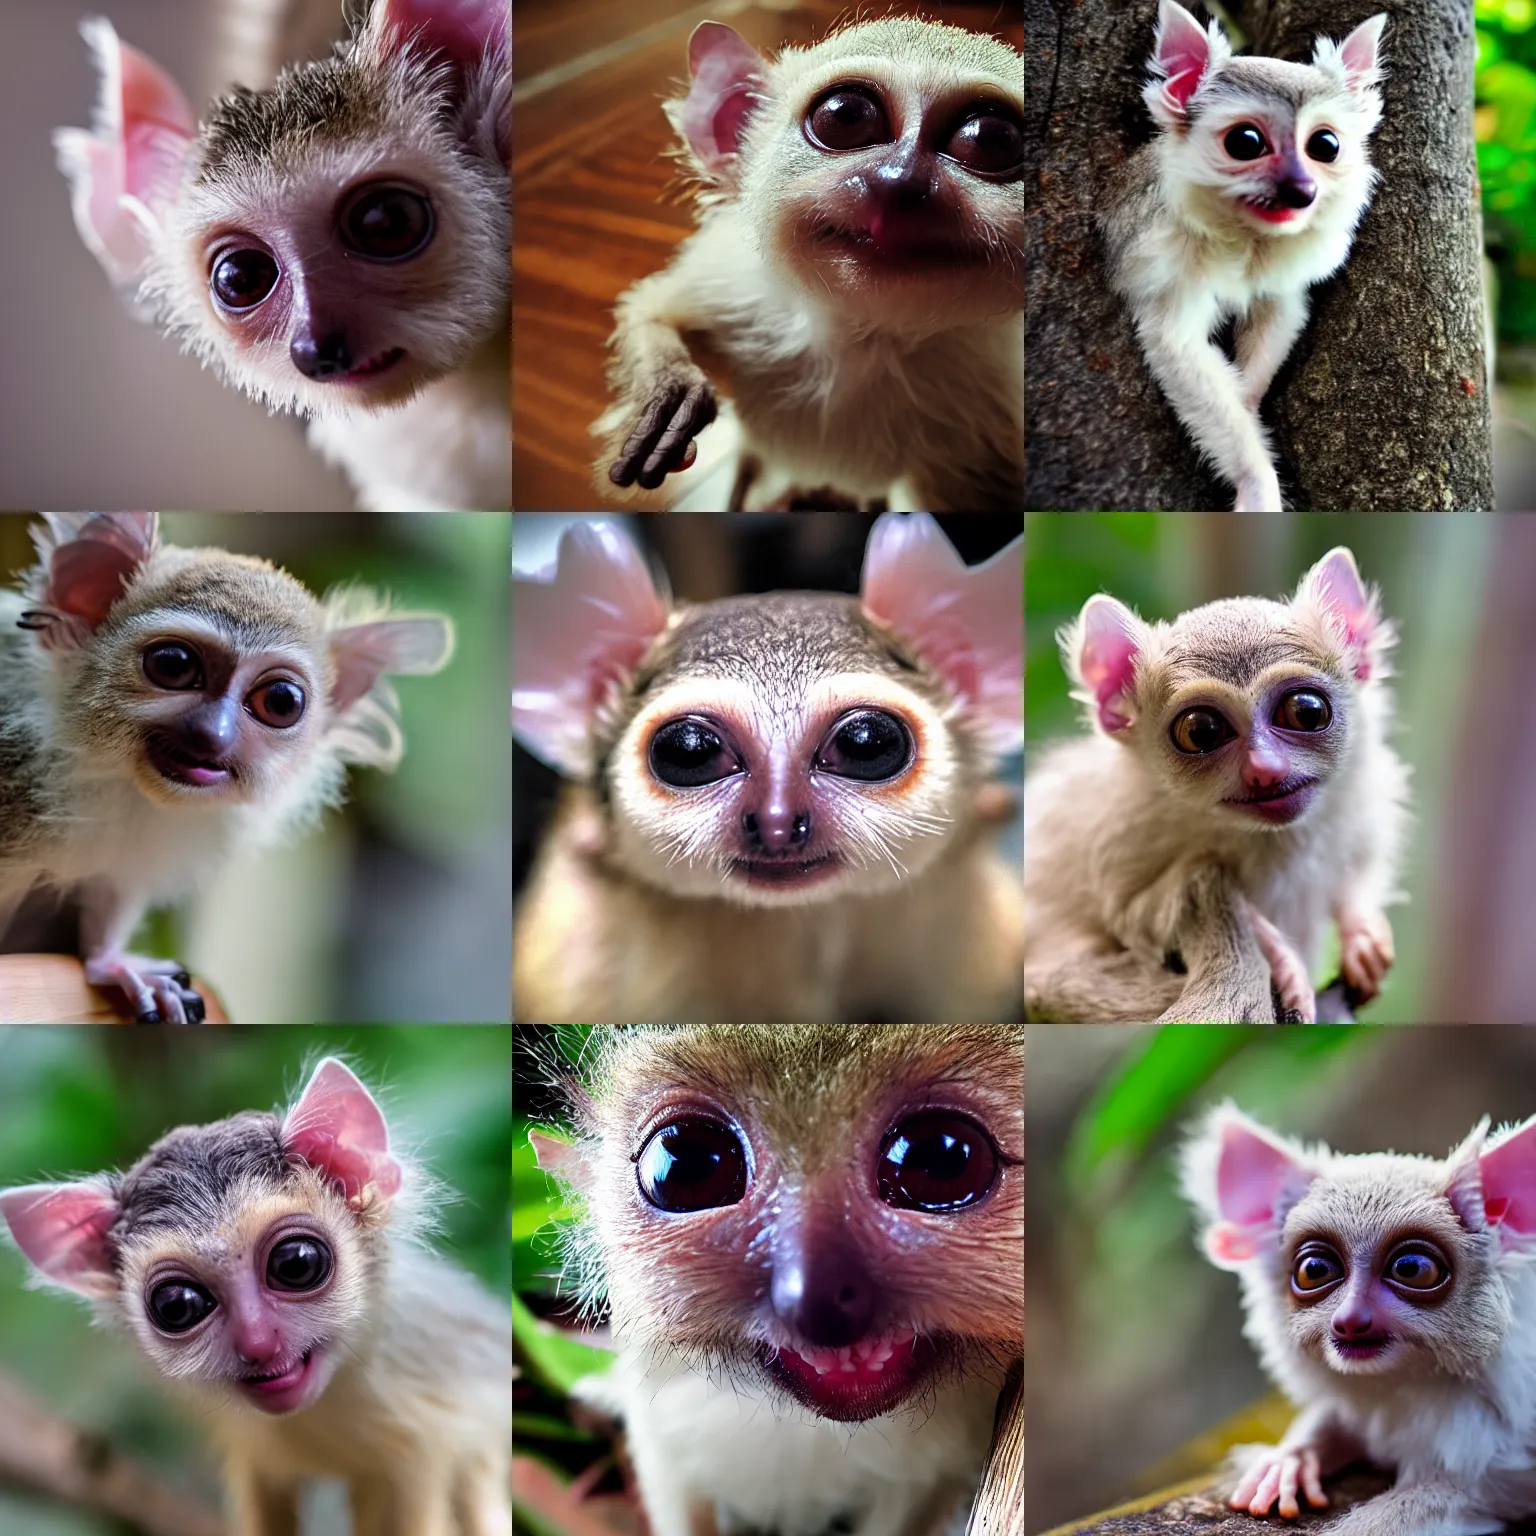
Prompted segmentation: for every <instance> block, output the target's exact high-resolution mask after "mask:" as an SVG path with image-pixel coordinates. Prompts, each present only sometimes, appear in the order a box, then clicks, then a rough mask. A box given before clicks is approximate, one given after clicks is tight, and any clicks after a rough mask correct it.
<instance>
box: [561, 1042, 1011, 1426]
mask: <svg viewBox="0 0 1536 1536" xmlns="http://www.w3.org/2000/svg"><path fill="white" fill-rule="evenodd" d="M598 1033H599V1035H600V1037H601V1038H600V1039H594V1040H593V1041H592V1042H591V1048H592V1049H593V1051H594V1055H593V1057H592V1059H591V1061H590V1062H589V1063H588V1065H587V1069H586V1071H585V1073H584V1078H585V1087H584V1090H583V1094H582V1098H583V1101H584V1108H583V1112H582V1119H583V1122H584V1123H583V1126H582V1131H583V1135H584V1139H583V1140H582V1141H581V1142H580V1143H579V1144H578V1145H577V1146H576V1147H569V1146H564V1147H562V1145H561V1144H560V1143H555V1142H552V1141H549V1140H548V1139H546V1138H540V1142H539V1150H540V1155H541V1158H543V1160H544V1161H545V1164H546V1166H551V1165H553V1166H554V1167H555V1171H557V1172H559V1173H561V1174H562V1175H563V1176H565V1177H567V1178H568V1179H569V1180H570V1181H571V1182H572V1183H573V1184H574V1185H575V1186H576V1187H577V1189H578V1191H579V1192H580V1194H581V1195H582V1197H583V1199H584V1201H585V1204H586V1207H587V1217H586V1221H585V1223H584V1226H583V1228H582V1230H581V1231H580V1233H579V1234H578V1235H577V1237H576V1239H575V1241H576V1243H577V1244H578V1251H577V1254H576V1258H577V1267H578V1269H584V1270H585V1278H586V1284H587V1288H588V1299H589V1301H590V1300H595V1299H596V1295H597V1294H598V1293H599V1292H601V1291H606V1294H607V1296H608V1299H609V1301H610V1302H611V1305H612V1309H613V1318H614V1325H615V1331H616V1333H617V1334H618V1335H619V1337H620V1338H621V1340H622V1341H624V1342H625V1343H628V1344H636V1345H638V1346H640V1347H641V1348H643V1349H650V1350H654V1351H657V1352H659V1353H663V1354H664V1353H667V1352H672V1351H675V1352H680V1353H683V1354H685V1355H688V1356H690V1357H693V1358H696V1359H699V1360H702V1361H704V1362H707V1363H708V1364H712V1365H713V1364H718V1365H721V1366H723V1367H724V1368H726V1369H728V1370H732V1371H736V1372H739V1373H742V1374H743V1375H744V1376H746V1377H749V1378H754V1377H755V1378H761V1377H763V1376H764V1375H765V1374H766V1375H767V1376H769V1377H770V1378H771V1379H773V1380H775V1381H777V1383H778V1384H779V1385H780V1386H783V1387H785V1388H786V1389H787V1390H788V1391H790V1393H791V1394H792V1395H795V1396H797V1397H799V1398H800V1400H801V1401H803V1402H808V1403H809V1404H810V1406H812V1407H814V1408H816V1409H817V1411H819V1412H822V1413H823V1414H825V1415H826V1416H829V1417H847V1418H854V1417H863V1416H865V1415H864V1414H863V1413H861V1412H854V1411H850V1412H846V1413H845V1412H837V1411H829V1407H828V1405H826V1404H824V1403H822V1404H818V1403H817V1402H814V1401H812V1399H811V1398H810V1397H807V1396H806V1395H805V1394H804V1393H802V1392H800V1391H797V1389H796V1384H795V1383H794V1382H793V1381H786V1380H785V1379H784V1378H783V1376H782V1375H781V1374H776V1367H775V1360H776V1358H777V1357H781V1356H784V1357H788V1356H792V1355H793V1354H795V1353H796V1352H797V1351H798V1352H809V1353H813V1354H814V1353H815V1349H814V1346H815V1345H816V1342H817V1341H816V1340H815V1339H810V1340H808V1339H807V1336H806V1334H805V1332H804V1331H803V1330H804V1329H805V1328H806V1327H808V1326H813V1325H811V1324H807V1323H806V1322H805V1316H804V1314H803V1312H801V1311H800V1310H798V1306H799V1303H800V1300H801V1298H802V1297H804V1296H805V1295H808V1294H813V1293H814V1292H815V1291H816V1289H817V1286H818V1284H825V1283H827V1282H826V1279H825V1276H823V1277H822V1279H821V1280H818V1279H817V1278H816V1274H815V1265H816V1264H817V1263H818V1262H820V1263H823V1264H834V1265H841V1266H842V1274H843V1276H844V1277H845V1278H846V1279H847V1281H848V1284H849V1286H851V1287H853V1288H854V1289H859V1288H866V1289H870V1290H872V1293H873V1296H872V1300H871V1303H870V1307H871V1310H870V1311H869V1312H868V1314H867V1315H866V1316H865V1317H864V1318H863V1319H862V1322H863V1329H862V1332H859V1333H858V1334H857V1336H856V1337H855V1338H853V1339H852V1340H851V1342H852V1344H853V1346H854V1347H855V1348H860V1349H862V1348H865V1347H867V1346H868V1344H869V1343H870V1342H871V1341H876V1340H891V1339H901V1338H904V1337H909V1336H911V1335H916V1336H917V1339H918V1340H919V1341H921V1350H922V1351H926V1354H925V1355H923V1356H922V1358H923V1361H924V1364H923V1365H922V1366H921V1367H920V1368H919V1369H918V1371H917V1372H916V1374H915V1375H914V1377H913V1378H912V1379H911V1380H909V1381H908V1382H907V1383H906V1390H908V1391H912V1390H916V1389H917V1387H918V1385H919V1383H920V1382H921V1381H923V1380H931V1379H932V1376H933V1375H935V1374H937V1373H939V1372H941V1371H944V1370H955V1369H963V1368H967V1367H970V1368H974V1367H977V1366H982V1367H990V1366H992V1365H994V1364H999V1363H1003V1364H1005V1363H1006V1362H1007V1361H1009V1360H1010V1359H1012V1358H1013V1357H1014V1356H1016V1355H1017V1354H1018V1353H1020V1352H1021V1351H1022V1348H1023V1309H1024V1298H1023V1252H1024V1216H1023V1212H1024V1204H1023V1199H1024V1192H1023V1179H1022V1173H1023V1157H1024V1145H1023V1113H1024V1109H1023V1095H1024V1076H1023V1074H1024V1054H1023V1030H1022V1028H1020V1027H1018V1026H1009V1025H995V1026H983V1025H970V1026H947V1025H864V1026H828V1025H790V1026H766V1025H713V1026H658V1027H649V1028H629V1029H622V1030H619V1029H615V1030H605V1031H600V1032H598ZM925 1112H942V1113H943V1114H945V1115H946V1116H948V1117H949V1119H948V1121H947V1122H946V1123H947V1124H948V1125H949V1126H950V1127H951V1128H953V1127H954V1126H955V1125H956V1124H957V1123H958V1122H959V1121H961V1120H963V1121H964V1122H965V1123H966V1124H968V1125H969V1126H971V1127H979V1128H980V1132H981V1133H982V1135H977V1134H976V1133H975V1132H974V1131H972V1132H968V1133H967V1134H968V1135H970V1137H971V1144H972V1147H973V1152H972V1158H973V1161H970V1162H968V1163H967V1164H966V1166H967V1167H968V1168H972V1169H975V1168H980V1167H982V1166H983V1165H982V1163H981V1162H980V1161H979V1159H982V1158H990V1157H992V1156H993V1154H994V1153H995V1165H994V1169H993V1176H992V1179H991V1182H990V1184H989V1185H988V1186H986V1188H985V1192H984V1193H983V1194H982V1195H981V1196H980V1198H977V1199H974V1200H973V1201H971V1202H970V1203H968V1204H965V1205H963V1206H957V1207H956V1208H954V1209H947V1210H932V1209H917V1208H912V1207H910V1206H905V1205H902V1204H900V1203H899V1202H897V1201H893V1199H891V1198H889V1197H888V1191H886V1190H885V1187H884V1186H882V1184H881V1182H880V1176H879V1175H880V1170H881V1169H882V1167H884V1166H885V1160H886V1159H888V1158H890V1157H893V1156H896V1155H897V1154H896V1153H895V1152H894V1151H893V1148H894V1147H895V1146H896V1144H897V1143H898V1142H902V1138H903V1137H904V1136H909V1137H910V1139H911V1141H912V1143H914V1144H915V1143H917V1142H919V1141H921V1140H922V1136H923V1132H922V1131H921V1129H920V1125H921V1122H918V1121H917V1120H916V1117H917V1116H919V1115H921V1114H923V1113H925ZM697 1119H706V1120H708V1121H709V1122H711V1123H712V1124H713V1125H715V1126H717V1127H720V1128H724V1130H723V1132H722V1133H723V1134H728V1135H729V1137H731V1138H733V1140H734V1143H735V1145H737V1146H738V1147H739V1148H740V1155H741V1157H742V1159H743V1166H744V1168H745V1177H744V1180H743V1184H742V1187H741V1191H740V1197H739V1198H738V1199H735V1200H729V1201H722V1202H720V1203H718V1204H717V1205H715V1206H714V1207H712V1208H707V1209H697V1210H689V1211H674V1210H666V1209H662V1208H660V1207H658V1206H657V1205H656V1204H655V1203H654V1202H653V1200H652V1199H651V1198H650V1197H649V1196H648V1195H647V1193H646V1192H645V1189H644V1187H643V1180H644V1178H645V1177H646V1176H647V1169H648V1168H650V1169H652V1170H653V1171H654V1167H655V1164H654V1163H652V1162H651V1161H650V1160H649V1159H648V1157H647V1149H648V1148H653V1147H654V1146H655V1145H656V1144H657V1140H658V1137H659V1136H661V1135H662V1133H663V1132H664V1131H665V1130H666V1128H667V1127H669V1126H675V1125H678V1124H687V1123H688V1122H690V1121H692V1120H697ZM930 1134H931V1133H930ZM983 1139H984V1140H985V1142H986V1144H987V1147H989V1148H991V1149H992V1151H991V1152H987V1151H983V1150H978V1149H980V1146H981V1142H982V1140H983ZM902 1144H903V1146H905V1145H906V1143H905V1142H902ZM930 1150H931V1149H930ZM733 1155H734V1154H733ZM909 1155H911V1156H912V1157H914V1158H916V1157H917V1156H918V1154H917V1153H915V1152H912V1153H909ZM829 1255H830V1257H829ZM834 1289H835V1287H834ZM850 1331H852V1330H850ZM845 1342H850V1341H847V1340H845ZM925 1371H926V1372H927V1373H928V1374H927V1375H926V1376H925V1375H924V1372H925ZM813 1395H814V1394H813ZM865 1406H866V1407H867V1406H868V1405H867V1404H866V1405H865ZM832 1407H833V1408H834V1409H835V1408H836V1407H837V1405H835V1404H834V1405H832Z"/></svg>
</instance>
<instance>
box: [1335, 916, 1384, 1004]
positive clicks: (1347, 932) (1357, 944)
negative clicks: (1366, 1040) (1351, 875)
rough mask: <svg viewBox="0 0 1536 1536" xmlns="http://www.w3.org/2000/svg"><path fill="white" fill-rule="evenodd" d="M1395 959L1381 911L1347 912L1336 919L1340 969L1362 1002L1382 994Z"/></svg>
mask: <svg viewBox="0 0 1536 1536" xmlns="http://www.w3.org/2000/svg"><path fill="white" fill-rule="evenodd" d="M1396 958H1397V956H1396V952H1395V951H1394V949H1393V947H1392V925H1391V923H1389V922H1388V921H1387V915H1386V913H1384V912H1361V911H1355V910H1347V911H1345V912H1343V913H1341V914H1340V916H1339V969H1340V971H1342V972H1343V975H1344V980H1345V981H1347V982H1348V983H1349V985H1350V986H1351V987H1352V988H1353V989H1354V990H1355V991H1356V992H1357V993H1358V994H1359V1000H1360V1001H1361V1002H1362V1003H1367V1002H1369V1001H1370V1000H1371V999H1372V998H1373V997H1375V996H1376V994H1377V993H1378V992H1380V991H1381V984H1382V982H1383V981H1384V980H1385V979H1386V974H1387V972H1388V971H1389V970H1390V969H1391V968H1392V962H1393V960H1395V959H1396Z"/></svg>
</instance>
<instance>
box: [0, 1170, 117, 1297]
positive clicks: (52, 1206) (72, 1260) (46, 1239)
mask: <svg viewBox="0 0 1536 1536" xmlns="http://www.w3.org/2000/svg"><path fill="white" fill-rule="evenodd" d="M117 1214H118V1206H117V1199H116V1196H115V1195H114V1194H113V1193H112V1189H111V1186H110V1185H109V1184H108V1183H107V1182H106V1181H105V1180H97V1179H85V1180H82V1181H81V1182H79V1183H76V1184H24V1185H21V1186H20V1187H18V1188H15V1189H0V1216H3V1217H4V1218H5V1224H6V1225H7V1226H8V1227H9V1228H10V1229H11V1236H12V1237H13V1238H14V1239H15V1241H16V1246H17V1247H18V1248H19V1249H21V1251H22V1253H23V1254H25V1255H26V1258H27V1260H28V1262H29V1263H31V1265H32V1267H33V1268H34V1269H35V1270H36V1271H37V1273H38V1274H39V1275H40V1276H41V1277H42V1278H43V1279H44V1280H46V1281H48V1282H49V1283H50V1284H53V1285H61V1286H63V1287H65V1288H66V1289H67V1290H71V1291H78V1292H79V1293H80V1295H82V1296H110V1295H112V1293H113V1292H114V1291H116V1289H117V1277H116V1276H115V1275H114V1274H113V1271H112V1258H111V1252H110V1250H109V1248H108V1245H107V1234H108V1232H109V1231H110V1230H111V1228H112V1223H113V1222H114V1221H116V1220H117Z"/></svg>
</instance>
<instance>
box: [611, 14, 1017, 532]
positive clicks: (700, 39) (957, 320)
mask: <svg viewBox="0 0 1536 1536" xmlns="http://www.w3.org/2000/svg"><path fill="white" fill-rule="evenodd" d="M688 63H689V69H690V72H691V74H692V77H693V79H692V84H691V86H690V88H689V91H688V94H687V95H686V96H684V97H680V98H677V99H674V100H672V101H670V102H668V103H667V106H666V111H667V116H668V118H669V120H670V121H671V123H672V125H673V127H674V128H676V129H677V131H678V133H679V135H680V136H681V137H682V140H683V143H684V146H685V148H684V151H683V158H684V161H685V164H686V165H687V166H688V168H689V169H690V170H691V172H692V173H693V174H694V175H695V176H696V177H697V178H698V180H699V182H700V183H701V186H702V191H701V194H700V198H699V206H700V217H699V228H698V230H697V232H696V233H695V234H693V235H692V236H690V237H689V239H688V240H687V241H685V242H684V244H683V246H682V247H681V249H680V250H679V251H678V253H677V255H676V257H675V258H674V259H673V261H672V263H671V264H670V265H669V266H668V267H667V268H666V269H665V270H664V271H662V272H659V273H657V274H656V275H655V276H653V277H648V278H646V279H645V280H644V281H643V282H640V283H637V284H636V285H635V286H634V287H633V288H631V289H630V290H629V291H628V292H627V293H625V294H624V295H623V297H621V298H620V300H619V304H618V313H617V319H618V323H617V326H616V328H615V330H614V333H613V340H612V361H611V366H610V370H609V375H610V383H611V386H612V389H613V394H614V403H613V405H612V407H611V408H610V409H609V410H608V412H607V413H606V414H605V415H604V416H603V417H602V419H601V420H600V421H598V422H597V423H596V425H595V427H594V431H595V432H596V433H597V434H598V435H599V436H600V437H602V439H603V442H604V448H603V453H602V456H601V458H600V459H599V461H598V465H597V480H598V484H599V488H600V489H602V490H604V491H606V492H607V493H608V494H609V495H612V494H613V487H614V486H621V487H638V488H639V489H640V490H642V491H646V492H655V491H656V490H657V488H658V487H660V486H662V484H663V481H664V480H665V478H666V477H667V476H668V475H669V474H672V473H674V472H675V471H678V470H684V469H687V468H688V467H689V466H690V465H691V464H692V463H693V462H694V459H695V456H696V453H697V451H698V450H697V445H696V443H695V439H696V438H697V436H698V434H699V433H700V432H701V431H702V430H703V429H704V428H705V427H706V426H707V425H708V424H709V423H710V422H711V421H713V420H714V417H715V414H716V403H715V390H716V387H717V386H719V387H722V388H723V389H724V390H725V392H726V393H727V394H728V395H729V396H730V398H731V401H732V402H733V405H734V409H735V415H736V419H737V421H738V423H739V426H740V440H741V446H740V454H739V458H738V461H737V466H736V478H735V487H734V490H733V491H732V493H731V497H730V506H729V509H728V510H732V511H735V510H738V509H740V508H741V507H743V506H745V505H747V504H748V496H749V494H750V496H751V505H753V506H755V507H769V506H772V505H773V504H774V503H775V501H782V500H783V499H784V498H785V497H786V496H789V497H791V498H793V495H794V493H795V492H796V491H798V492H800V493H801V494H802V495H803V496H808V497H809V499H811V500H813V501H816V504H818V505H833V506H842V505H848V504H853V503H858V502H864V503H877V502H884V501H885V500H886V499H887V497H888V496H889V495H891V494H892V487H893V485H895V484H897V483H898V482H899V483H900V485H901V486H902V487H903V489H902V490H901V492H900V493H899V495H900V497H904V498H906V499H907V500H909V501H910V503H911V505H913V506H918V507H927V508H929V509H931V510H933V511H944V510H950V511H982V510H1014V509H1017V508H1021V507H1022V506H1023V504H1024V491H1023V482H1024V127H1023V124H1024V65H1023V60H1022V59H1021V58H1020V56H1019V55H1018V53H1017V52H1015V51H1014V50H1013V49H1012V48H1010V47H1009V46H1008V45H1007V44H1005V43H1003V42H1000V41H998V40H997V39H996V38H992V37H987V36H983V35H980V34H978V33H975V32H967V31H965V30H964V29H962V28H960V27H953V26H946V25H943V24H941V23H938V22H931V21H921V20H917V19H915V18H910V17H889V18H887V19H885V20H882V21H868V22H861V23H858V24H857V25H853V26H849V27H845V28H843V29H842V30H841V31H838V32H835V33H833V34H832V35H831V36H830V37H827V38H825V39H823V40H822V41H821V42H819V43H817V44H815V45H814V46H812V47H808V48H785V49H784V50H783V51H782V52H781V53H780V54H779V55H778V57H777V58H776V59H774V60H773V61H772V62H770V61H769V60H767V59H765V58H763V56H762V55H761V54H759V53H757V52H756V50H754V49H753V48H752V47H750V46H749V45H748V44H747V43H746V42H745V41H744V40H743V39H742V38H741V37H740V36H739V35H738V34H737V33H736V32H734V31H733V30H732V29H731V28H730V27H727V26H723V25H721V24H720V23H719V22H713V21H706V22H704V23H702V24H701V25H700V26H699V27H698V28H697V29H696V30H695V32H694V34H693V36H692V37H691V38H690V39H689V43H688ZM712 380H713V381H714V382H711V381H712ZM671 495H672V492H668V493H667V494H666V495H662V496H659V497H656V496H653V497H651V498H649V499H650V502H651V504H652V505H666V504H667V502H668V501H669V500H670V499H671ZM712 510H717V511H718V510H722V509H721V508H718V507H717V508H714V509H712Z"/></svg>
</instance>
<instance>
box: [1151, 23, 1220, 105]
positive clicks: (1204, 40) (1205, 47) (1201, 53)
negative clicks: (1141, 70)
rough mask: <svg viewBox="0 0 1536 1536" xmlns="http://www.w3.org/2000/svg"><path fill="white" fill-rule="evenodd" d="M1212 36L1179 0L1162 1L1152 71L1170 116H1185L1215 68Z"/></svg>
mask: <svg viewBox="0 0 1536 1536" xmlns="http://www.w3.org/2000/svg"><path fill="white" fill-rule="evenodd" d="M1211 55H1212V41H1211V35H1210V33H1208V32H1207V31H1206V29H1205V28H1204V27H1202V26H1201V25H1200V23H1199V22H1198V21H1196V20H1195V18H1194V17H1193V16H1191V15H1190V14H1189V12H1188V11H1186V10H1185V9H1184V7H1183V6H1182V5H1178V4H1176V3H1175V0H1162V4H1161V5H1159V6H1158V10H1157V35H1156V39H1155V41H1154V44H1153V48H1152V60H1151V70H1152V73H1153V74H1154V75H1155V76H1157V77H1159V78H1160V79H1161V81H1162V83H1161V85H1159V86H1158V87H1157V90H1156V100H1157V102H1158V104H1160V105H1161V106H1162V108H1163V109H1164V112H1163V114H1160V115H1165V117H1166V119H1178V118H1182V117H1183V115H1184V113H1185V110H1186V109H1187V108H1188V106H1189V98H1190V97H1191V96H1193V95H1194V94H1195V92H1196V90H1197V89H1199V86H1200V81H1201V80H1202V79H1203V78H1204V77H1205V74H1206V71H1207V70H1208V69H1209V68H1210V67H1211V61H1212V60H1211Z"/></svg>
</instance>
